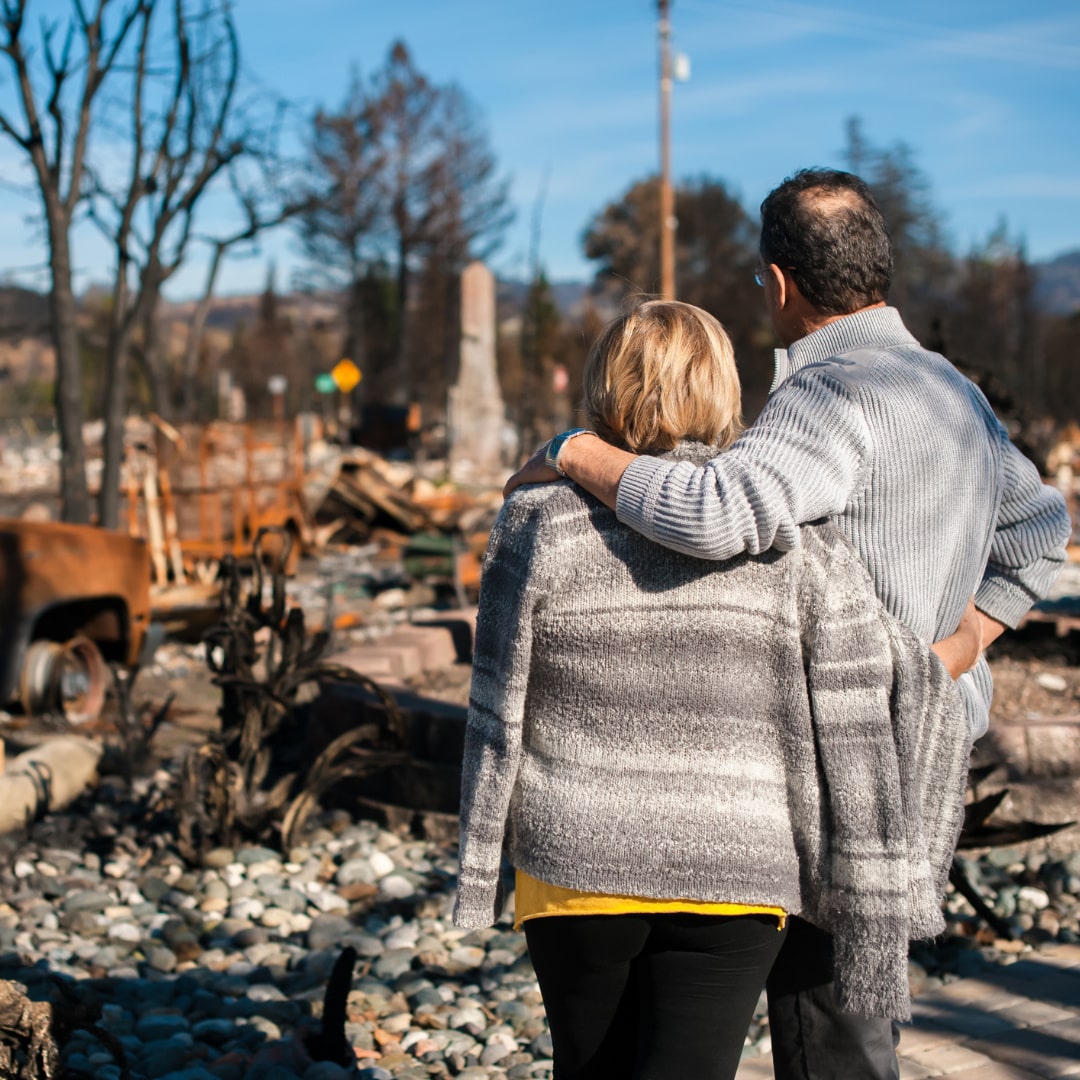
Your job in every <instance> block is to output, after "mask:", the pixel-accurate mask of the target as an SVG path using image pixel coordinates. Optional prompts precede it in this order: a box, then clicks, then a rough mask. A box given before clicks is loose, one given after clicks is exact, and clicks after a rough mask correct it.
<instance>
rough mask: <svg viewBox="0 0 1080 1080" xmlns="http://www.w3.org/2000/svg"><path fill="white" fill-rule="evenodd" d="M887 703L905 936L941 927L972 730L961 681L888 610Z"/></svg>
mask: <svg viewBox="0 0 1080 1080" xmlns="http://www.w3.org/2000/svg"><path fill="white" fill-rule="evenodd" d="M881 619H882V624H883V625H884V627H885V630H886V632H887V633H888V635H889V641H890V645H891V648H892V654H893V681H892V693H891V710H892V720H893V733H894V738H895V741H896V747H897V757H898V761H899V766H900V782H901V791H902V794H903V797H904V812H905V819H906V823H907V832H908V848H909V851H910V853H911V859H910V867H909V874H910V896H909V903H910V909H911V916H910V917H911V927H910V931H909V933H910V936H911V937H912V939H915V938H930V937H935V936H936V935H937V934H939V933H941V932H942V931H943V930H944V928H945V923H944V919H943V917H942V913H941V902H942V899H943V897H944V895H945V886H946V882H947V881H948V877H949V868H950V867H951V866H952V861H953V855H954V853H955V851H956V842H957V839H958V838H959V835H960V829H961V827H962V825H963V822H964V794H965V791H966V788H967V776H968V765H969V760H970V756H971V738H970V734H969V730H968V725H967V723H966V717H965V706H964V700H963V695H962V694H961V693H960V688H959V686H958V685H957V683H955V682H954V681H953V680H952V678H950V676H949V673H948V672H947V671H946V670H945V667H944V665H943V664H942V663H941V661H940V660H939V659H938V658H937V656H936V655H935V654H934V652H933V651H932V650H931V649H928V648H927V647H926V644H925V642H923V641H921V640H920V639H919V638H918V637H917V636H916V635H915V634H914V633H912V632H911V630H909V629H908V628H907V627H906V626H904V625H903V624H902V623H901V622H899V621H898V620H897V619H895V618H893V616H891V615H890V614H889V613H888V612H887V611H884V610H882V612H881Z"/></svg>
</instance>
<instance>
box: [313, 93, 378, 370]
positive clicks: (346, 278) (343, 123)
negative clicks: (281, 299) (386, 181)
mask: <svg viewBox="0 0 1080 1080" xmlns="http://www.w3.org/2000/svg"><path fill="white" fill-rule="evenodd" d="M307 151H308V162H307V169H306V174H305V176H304V179H303V184H302V187H303V192H304V198H305V199H306V200H307V208H306V209H305V210H304V211H303V212H302V213H301V215H300V218H299V220H298V222H297V224H298V230H297V231H298V233H299V236H300V241H301V244H302V245H303V248H304V251H305V253H306V254H307V256H308V263H309V270H308V273H307V277H308V278H309V280H310V282H311V284H314V285H318V286H323V287H330V288H332V289H335V290H340V291H342V292H343V293H345V294H346V296H347V297H348V300H347V303H346V325H347V327H348V329H347V334H346V341H345V346H344V347H345V355H346V356H356V357H359V356H360V355H361V349H363V351H364V353H365V359H366V360H368V359H370V358H371V356H372V354H373V353H375V352H376V351H377V346H375V344H374V343H373V342H368V341H366V340H365V339H366V336H367V335H366V334H365V322H366V321H367V316H368V311H367V307H369V306H370V301H371V299H372V298H371V297H369V296H367V295H366V292H365V289H364V280H365V277H366V275H367V272H368V268H369V267H370V266H371V265H372V263H373V262H374V260H375V259H376V257H377V250H376V248H375V246H374V239H375V237H374V230H375V226H376V222H377V220H378V218H379V213H380V205H379V191H378V189H377V187H376V177H377V175H378V172H379V170H380V169H381V168H382V161H383V159H382V151H381V150H380V148H379V146H378V142H377V138H376V133H375V131H374V129H373V126H372V116H371V109H370V107H369V103H368V100H367V94H366V92H365V89H364V86H363V83H362V82H361V81H360V79H359V77H357V76H355V75H354V77H353V79H352V82H351V84H350V86H349V91H348V93H347V94H346V97H345V101H344V102H343V103H342V105H341V108H340V109H339V110H338V111H337V112H328V111H326V110H323V109H320V110H319V111H318V112H317V113H316V114H315V116H314V118H313V121H312V130H311V134H310V136H309V139H308V147H307ZM381 314H385V317H386V321H387V322H388V323H390V324H393V323H394V322H395V320H396V318H397V317H398V314H399V313H398V312H396V311H393V310H391V311H386V312H384V313H381ZM372 374H373V373H372V372H371V371H370V370H368V371H367V372H366V376H367V377H368V385H369V386H370V385H371V380H370V377H371V375H372Z"/></svg>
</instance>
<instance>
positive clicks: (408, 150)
mask: <svg viewBox="0 0 1080 1080" xmlns="http://www.w3.org/2000/svg"><path fill="white" fill-rule="evenodd" d="M369 107H370V109H371V112H372V117H373V121H372V123H373V127H374V130H375V132H376V134H377V138H378V140H379V144H380V146H381V147H382V148H383V154H384V162H383V167H382V169H381V170H380V172H379V186H380V188H381V192H382V203H383V207H384V209H385V211H386V216H385V217H384V219H383V222H382V225H383V232H382V235H383V238H384V245H385V249H387V250H388V253H389V255H390V258H391V259H392V261H393V264H394V267H395V271H396V303H397V310H398V311H399V312H401V313H402V315H404V312H405V310H406V302H407V300H408V292H409V281H410V278H411V276H412V274H413V273H414V272H416V271H417V270H421V269H422V270H425V271H426V272H427V276H428V279H429V281H430V280H431V279H432V278H433V277H434V278H437V279H438V278H442V279H445V280H446V282H447V284H446V285H445V286H444V288H442V289H441V290H439V291H440V292H442V293H444V294H445V293H447V291H448V290H449V295H451V296H456V292H455V291H453V290H454V288H455V286H456V278H457V274H458V273H460V271H461V268H462V267H463V266H464V264H465V262H466V261H467V259H468V257H469V256H470V255H473V256H481V257H482V256H483V255H485V254H487V253H489V252H490V250H491V249H493V248H494V247H495V246H497V244H498V241H499V240H500V238H501V235H502V233H503V232H504V231H505V229H506V226H507V225H508V224H509V223H510V221H511V219H512V217H513V214H512V211H511V210H510V208H509V205H508V191H509V185H508V183H507V181H506V180H504V179H501V178H499V177H498V176H497V165H496V161H495V157H494V155H493V154H492V152H491V149H490V146H489V144H488V139H487V133H486V132H485V131H484V129H483V127H482V125H481V124H480V121H479V118H478V116H477V113H476V109H475V108H474V106H473V105H472V103H471V102H470V101H469V99H468V98H467V97H466V95H465V94H464V92H463V91H462V90H461V89H460V88H459V87H457V86H455V85H453V84H450V85H447V86H436V85H433V84H432V83H431V82H429V81H428V79H427V78H426V77H425V76H424V75H423V74H422V73H421V72H420V71H419V70H418V69H417V67H416V65H415V64H414V63H413V60H412V56H411V55H410V53H409V50H408V49H407V48H406V46H405V44H404V43H403V42H400V41H399V42H397V43H396V44H395V45H394V46H393V48H392V49H391V50H390V55H389V57H388V58H387V61H386V64H385V65H384V67H383V68H382V70H381V71H379V72H377V73H376V75H375V78H374V80H373V84H372V89H371V98H370V106H369ZM440 306H444V307H445V306H446V305H440ZM451 307H452V305H451ZM450 314H451V315H452V316H456V312H451V313H450ZM435 321H436V322H444V323H446V322H449V323H453V324H456V317H451V318H449V319H448V320H447V319H441V320H438V319H437V320H435ZM417 322H418V323H422V322H426V320H417ZM429 325H430V324H429ZM406 329H407V327H406V322H405V319H404V318H403V317H402V318H400V319H399V320H398V321H397V324H396V331H397V333H396V336H395V340H394V341H393V353H394V356H395V361H396V364H397V369H398V370H397V374H398V386H399V391H398V396H399V397H400V398H401V399H402V400H417V386H416V383H417V381H418V380H419V379H420V378H423V379H427V378H428V376H429V375H430V374H432V373H431V372H426V371H425V372H420V371H417V370H414V368H415V366H416V365H415V364H414V363H412V362H410V361H411V360H413V357H412V356H410V351H411V350H410V349H409V347H408V345H409V343H408V341H407V336H406ZM441 336H442V337H444V338H445V337H446V333H445V331H444V332H443V334H442V335H441ZM419 351H420V352H422V353H423V354H425V355H429V356H431V355H436V356H437V355H438V353H441V352H442V351H444V350H443V349H441V348H440V349H437V351H436V352H434V353H433V352H432V348H431V345H430V344H428V343H425V344H424V345H423V346H421V348H420V350H419Z"/></svg>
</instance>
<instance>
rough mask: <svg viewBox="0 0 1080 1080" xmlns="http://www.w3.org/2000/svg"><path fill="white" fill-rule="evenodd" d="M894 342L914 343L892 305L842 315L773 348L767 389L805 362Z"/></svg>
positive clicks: (898, 313) (773, 386)
mask: <svg viewBox="0 0 1080 1080" xmlns="http://www.w3.org/2000/svg"><path fill="white" fill-rule="evenodd" d="M894 345H918V341H916V340H915V338H914V337H912V335H911V332H910V331H909V330H908V328H907V327H906V326H905V325H904V322H903V320H902V319H901V318H900V312H899V311H897V310H896V308H893V307H883V308H868V309H867V310H865V311H856V312H854V313H853V314H851V315H845V316H844V317H843V318H842V319H837V320H836V321H835V322H831V323H827V324H826V325H825V326H823V327H821V328H820V329H819V330H815V331H814V332H813V333H812V334H807V335H806V337H804V338H799V340H798V341H796V342H794V343H793V344H792V345H791V346H790V347H789V348H787V349H776V350H775V353H774V357H775V361H774V362H775V365H776V367H775V374H774V375H773V383H772V386H770V387H769V393H770V394H771V393H772V392H773V391H774V390H776V389H777V387H779V386H780V384H781V383H783V381H784V380H785V379H786V378H788V377H789V376H791V375H794V374H795V372H796V371H798V370H799V369H800V368H804V367H806V366H807V365H808V364H817V363H820V362H821V361H822V360H828V359H829V357H830V356H836V355H837V354H838V353H844V352H849V351H850V350H851V349H863V348H867V347H876V348H882V349H888V348H891V347H892V346H894Z"/></svg>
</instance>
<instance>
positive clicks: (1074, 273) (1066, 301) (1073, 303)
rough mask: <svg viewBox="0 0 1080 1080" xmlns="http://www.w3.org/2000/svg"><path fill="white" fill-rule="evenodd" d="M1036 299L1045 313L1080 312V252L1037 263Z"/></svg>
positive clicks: (1064, 313) (1068, 313)
mask: <svg viewBox="0 0 1080 1080" xmlns="http://www.w3.org/2000/svg"><path fill="white" fill-rule="evenodd" d="M1035 273H1036V278H1035V299H1036V300H1037V301H1038V304H1039V307H1040V308H1042V309H1043V311H1050V312H1053V313H1054V314H1055V315H1072V314H1074V313H1075V312H1078V311H1080V251H1069V252H1067V253H1066V254H1064V255H1059V256H1058V257H1057V258H1056V259H1051V260H1050V261H1049V262H1043V263H1035Z"/></svg>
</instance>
